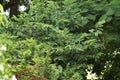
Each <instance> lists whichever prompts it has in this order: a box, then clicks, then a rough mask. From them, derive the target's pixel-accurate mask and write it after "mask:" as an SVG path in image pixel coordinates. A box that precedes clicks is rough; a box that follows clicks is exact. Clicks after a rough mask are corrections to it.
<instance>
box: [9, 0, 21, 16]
mask: <svg viewBox="0 0 120 80" xmlns="http://www.w3.org/2000/svg"><path fill="white" fill-rule="evenodd" d="M19 1H20V0H10V17H12V16H13V15H15V16H17V15H18V13H19V11H18V4H19Z"/></svg>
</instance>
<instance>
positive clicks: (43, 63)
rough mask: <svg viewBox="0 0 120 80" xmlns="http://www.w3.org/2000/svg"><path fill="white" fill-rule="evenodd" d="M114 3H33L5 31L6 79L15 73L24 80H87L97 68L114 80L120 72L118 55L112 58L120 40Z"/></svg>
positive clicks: (1, 36) (71, 0)
mask: <svg viewBox="0 0 120 80" xmlns="http://www.w3.org/2000/svg"><path fill="white" fill-rule="evenodd" d="M118 2H119V1H118ZM113 4H115V3H114V0H113V1H110V3H108V2H107V1H105V0H103V1H99V0H98V1H94V0H86V1H83V0H81V1H80V0H61V1H55V0H51V1H44V0H41V1H39V0H33V4H32V5H31V6H30V10H29V12H28V13H22V14H21V15H19V16H18V17H15V16H14V17H12V21H10V22H9V23H8V25H9V26H6V27H0V31H1V34H0V40H1V41H0V45H6V48H7V50H6V51H2V53H3V55H4V59H2V57H1V56H0V57H1V60H0V62H3V63H4V64H6V65H5V66H6V71H5V73H2V72H1V73H2V75H6V74H7V75H9V76H10V77H11V75H12V74H15V75H16V76H17V78H18V79H19V80H23V79H24V80H29V79H31V78H34V79H35V80H47V79H48V80H86V75H87V73H86V69H87V68H88V67H89V66H90V65H93V72H95V73H97V75H98V77H99V76H100V77H102V78H103V79H105V80H109V79H108V76H109V75H113V76H115V74H117V72H119V71H118V70H117V69H118V67H119V65H118V64H119V61H118V59H119V58H118V57H117V56H118V55H119V54H117V55H115V54H111V53H112V52H113V51H114V50H115V49H116V48H119V41H120V40H119V39H120V38H119V37H118V36H119V28H118V26H119V23H117V21H119V15H118V14H116V8H114V7H113ZM117 62H118V64H116V63H117ZM8 65H10V67H9V66H8ZM111 65H112V66H111ZM105 66H106V67H105ZM112 71H114V73H111V72H112ZM101 72H102V73H103V74H101ZM1 73H0V74H1ZM118 74H119V73H118ZM113 76H111V77H113ZM117 78H118V79H119V75H117V76H116V77H115V78H112V79H113V80H114V79H117Z"/></svg>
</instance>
